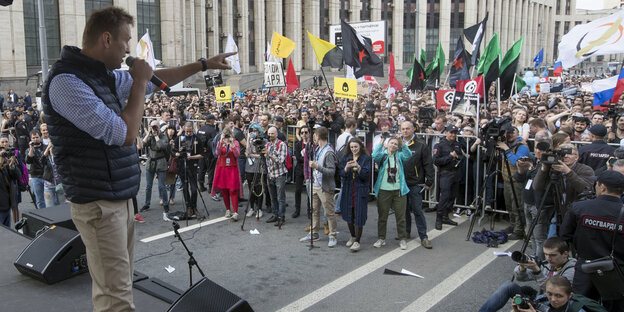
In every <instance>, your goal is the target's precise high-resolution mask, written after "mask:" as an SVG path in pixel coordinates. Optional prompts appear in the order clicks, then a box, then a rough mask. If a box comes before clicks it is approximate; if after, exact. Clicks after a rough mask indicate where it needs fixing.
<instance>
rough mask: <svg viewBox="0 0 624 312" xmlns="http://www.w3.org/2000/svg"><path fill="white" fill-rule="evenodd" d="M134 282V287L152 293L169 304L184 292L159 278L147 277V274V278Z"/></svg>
mask: <svg viewBox="0 0 624 312" xmlns="http://www.w3.org/2000/svg"><path fill="white" fill-rule="evenodd" d="M135 273H136V271H135ZM139 274H141V273H139ZM135 277H136V274H135ZM132 284H133V287H134V288H136V289H138V290H140V291H142V292H144V293H146V294H148V295H152V297H156V298H158V299H160V300H162V301H164V302H166V303H168V304H171V303H173V302H175V301H176V300H178V298H180V296H182V295H183V294H184V291H183V290H182V289H179V288H177V287H175V286H173V285H171V284H169V283H167V282H164V281H162V280H160V279H157V278H147V276H146V278H145V279H142V280H138V281H134V282H133V283H132Z"/></svg>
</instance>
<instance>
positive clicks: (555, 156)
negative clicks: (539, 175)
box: [541, 148, 572, 165]
mask: <svg viewBox="0 0 624 312" xmlns="http://www.w3.org/2000/svg"><path fill="white" fill-rule="evenodd" d="M567 154H572V149H571V148H562V149H558V150H550V151H548V152H545V153H543V154H542V158H541V162H542V163H543V164H546V165H556V164H559V161H560V160H561V161H563V158H564V157H565V155H567Z"/></svg>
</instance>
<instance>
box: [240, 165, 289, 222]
mask: <svg viewBox="0 0 624 312" xmlns="http://www.w3.org/2000/svg"><path fill="white" fill-rule="evenodd" d="M258 167H259V170H260V172H255V173H254V175H253V179H251V194H250V195H249V200H248V201H247V205H246V206H245V213H244V214H245V216H244V217H243V223H242V224H241V231H244V230H245V221H246V220H247V212H248V211H249V206H250V204H251V196H252V195H253V196H256V198H257V199H260V198H261V197H260V196H262V194H264V171H265V170H266V158H265V157H264V155H262V154H260V164H259V166H258ZM258 178H259V179H260V194H256V191H255V188H256V186H257V185H258ZM257 204H258V212H257V213H256V222H259V221H260V208H261V207H262V201H261V200H259V202H258V203H257ZM251 209H252V210H253V207H251ZM280 228H281V226H280Z"/></svg>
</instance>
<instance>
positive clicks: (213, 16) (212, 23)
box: [204, 0, 221, 57]
mask: <svg viewBox="0 0 624 312" xmlns="http://www.w3.org/2000/svg"><path fill="white" fill-rule="evenodd" d="M220 5H221V3H219V0H206V8H207V9H206V51H204V53H205V55H207V56H208V57H212V56H215V55H217V54H219V33H220V32H221V27H220V25H219V7H220Z"/></svg>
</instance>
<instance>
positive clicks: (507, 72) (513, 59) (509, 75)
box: [500, 36, 543, 100]
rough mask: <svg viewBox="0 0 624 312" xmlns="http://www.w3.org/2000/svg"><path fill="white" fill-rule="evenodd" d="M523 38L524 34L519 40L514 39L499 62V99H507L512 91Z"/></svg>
mask: <svg viewBox="0 0 624 312" xmlns="http://www.w3.org/2000/svg"><path fill="white" fill-rule="evenodd" d="M523 40H524V36H522V37H520V40H518V41H516V42H515V43H514V44H513V45H512V46H511V48H509V51H507V53H505V57H504V58H503V61H502V62H501V69H500V78H501V80H500V84H501V100H506V99H508V98H509V97H510V96H511V94H512V92H513V91H512V86H513V84H514V80H515V77H516V70H517V69H518V62H519V60H520V51H521V50H522V42H523ZM542 51H543V50H542Z"/></svg>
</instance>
